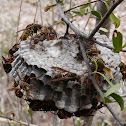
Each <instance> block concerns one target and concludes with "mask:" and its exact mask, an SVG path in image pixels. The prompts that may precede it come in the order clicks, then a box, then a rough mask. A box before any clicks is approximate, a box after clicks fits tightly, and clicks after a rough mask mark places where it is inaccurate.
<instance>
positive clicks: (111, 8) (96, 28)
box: [88, 0, 123, 39]
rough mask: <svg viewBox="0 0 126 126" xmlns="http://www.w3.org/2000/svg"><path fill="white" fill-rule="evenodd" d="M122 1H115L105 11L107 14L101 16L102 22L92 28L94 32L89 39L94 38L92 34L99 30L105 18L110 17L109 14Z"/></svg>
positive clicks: (92, 33)
mask: <svg viewBox="0 0 126 126" xmlns="http://www.w3.org/2000/svg"><path fill="white" fill-rule="evenodd" d="M122 1H123V0H118V1H116V2H115V3H114V4H113V5H112V6H111V7H110V9H109V10H108V11H107V13H106V14H105V15H104V16H103V18H102V20H101V21H100V22H99V23H98V25H97V26H96V27H95V28H94V30H93V31H92V32H91V34H90V35H89V37H88V38H89V39H90V38H92V37H93V36H94V34H95V33H96V32H97V31H98V30H99V28H100V27H101V26H102V25H103V24H104V22H105V21H106V20H107V18H108V17H109V16H110V14H111V13H112V12H113V10H114V9H115V8H116V7H117V6H118V5H119V4H120V3H121V2H122Z"/></svg>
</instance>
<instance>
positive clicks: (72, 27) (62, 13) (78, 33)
mask: <svg viewBox="0 0 126 126" xmlns="http://www.w3.org/2000/svg"><path fill="white" fill-rule="evenodd" d="M57 8H58V11H59V14H60V16H61V17H62V18H63V20H64V22H65V23H66V24H67V25H69V27H70V28H71V29H72V30H73V32H75V34H76V35H78V36H80V37H82V38H83V40H84V41H85V42H90V41H92V42H94V43H97V44H98V45H100V46H103V47H106V48H108V49H111V50H114V48H113V47H112V46H109V45H107V44H102V43H100V42H98V41H97V40H95V39H94V38H92V39H89V38H88V35H87V34H85V33H83V32H81V31H80V30H79V29H77V28H76V27H75V26H74V25H73V24H72V23H71V22H70V21H69V20H68V19H67V17H66V16H65V14H64V12H63V9H62V6H61V4H60V1H59V2H58V3H57ZM121 51H122V52H126V50H121Z"/></svg>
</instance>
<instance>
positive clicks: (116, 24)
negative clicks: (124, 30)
mask: <svg viewBox="0 0 126 126" xmlns="http://www.w3.org/2000/svg"><path fill="white" fill-rule="evenodd" d="M110 19H111V21H112V23H113V24H115V27H116V28H118V27H119V26H120V20H119V19H118V18H117V17H116V16H115V15H114V14H113V13H111V15H110Z"/></svg>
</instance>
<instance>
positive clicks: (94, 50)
mask: <svg viewBox="0 0 126 126" xmlns="http://www.w3.org/2000/svg"><path fill="white" fill-rule="evenodd" d="M86 54H87V56H90V57H93V56H97V55H98V54H100V50H98V49H97V48H90V49H87V50H86ZM75 58H77V60H81V61H82V60H83V56H82V52H81V51H79V52H78V53H77V56H76V57H75Z"/></svg>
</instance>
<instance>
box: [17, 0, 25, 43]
mask: <svg viewBox="0 0 126 126" xmlns="http://www.w3.org/2000/svg"><path fill="white" fill-rule="evenodd" d="M22 2H23V0H21V3H20V10H19V14H18V24H17V31H18V27H19V21H20V16H21V7H22ZM16 33H17V37H16V42H17V39H18V32H16Z"/></svg>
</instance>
